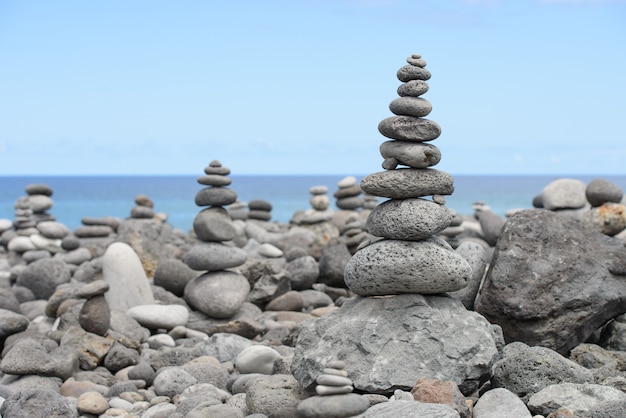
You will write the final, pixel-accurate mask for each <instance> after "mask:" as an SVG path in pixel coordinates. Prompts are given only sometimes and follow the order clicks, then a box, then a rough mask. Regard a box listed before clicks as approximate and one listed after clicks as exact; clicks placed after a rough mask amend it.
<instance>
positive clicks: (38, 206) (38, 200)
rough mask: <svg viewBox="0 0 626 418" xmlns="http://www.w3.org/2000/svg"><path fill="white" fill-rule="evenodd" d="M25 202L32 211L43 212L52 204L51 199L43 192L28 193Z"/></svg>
mask: <svg viewBox="0 0 626 418" xmlns="http://www.w3.org/2000/svg"><path fill="white" fill-rule="evenodd" d="M27 202H28V205H29V206H30V208H31V209H32V211H33V213H43V212H45V211H47V210H48V209H50V208H52V205H53V202H52V199H51V198H50V197H49V196H46V195H43V194H33V195H29V196H28V198H27Z"/></svg>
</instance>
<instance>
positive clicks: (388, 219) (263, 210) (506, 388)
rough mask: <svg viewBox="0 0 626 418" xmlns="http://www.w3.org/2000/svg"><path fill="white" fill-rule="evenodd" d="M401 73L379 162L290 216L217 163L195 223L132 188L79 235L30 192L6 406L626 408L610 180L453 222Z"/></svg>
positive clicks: (15, 251)
mask: <svg viewBox="0 0 626 418" xmlns="http://www.w3.org/2000/svg"><path fill="white" fill-rule="evenodd" d="M396 76H397V78H398V80H399V82H400V85H399V87H398V90H397V96H398V97H397V98H396V99H394V100H393V101H392V102H391V103H390V104H389V109H390V111H391V113H392V116H390V117H388V118H386V119H384V120H383V121H381V122H380V124H379V127H378V129H379V132H380V134H381V135H382V136H384V139H382V141H381V145H380V148H379V152H380V155H381V157H382V164H381V166H382V171H380V172H376V173H371V174H369V175H367V176H366V177H365V178H363V179H362V180H361V181H357V179H356V178H355V177H352V176H346V177H345V178H343V179H341V180H340V181H339V182H338V183H337V185H336V188H335V189H334V190H330V189H329V188H328V187H327V186H322V185H315V184H311V185H310V188H309V189H308V194H309V196H310V199H309V203H310V208H308V209H305V210H299V211H297V212H295V213H294V214H293V216H292V217H291V219H290V220H289V222H277V221H274V220H273V219H272V209H273V206H272V202H270V201H268V200H264V199H256V200H251V201H248V202H246V203H242V202H240V201H239V199H238V195H237V185H236V183H234V182H233V181H232V179H231V170H230V168H229V167H228V165H227V164H228V162H226V161H224V162H222V161H220V160H218V159H213V160H211V161H210V162H209V163H208V165H207V166H206V167H204V168H203V167H199V168H198V171H199V174H198V177H197V185H198V188H197V193H196V194H195V196H189V199H190V200H191V201H193V202H194V204H195V206H196V207H197V215H196V216H195V218H194V221H193V227H192V230H190V231H188V232H184V231H181V230H179V229H175V228H173V227H172V226H171V224H170V223H169V222H168V214H167V213H163V212H159V210H158V207H156V206H155V203H154V201H153V200H152V199H151V197H150V196H148V195H144V194H140V195H137V196H136V197H135V199H134V202H129V210H128V216H127V217H124V218H119V217H112V216H105V217H97V218H94V217H84V218H82V219H81V225H80V226H78V227H76V228H71V229H70V228H68V227H67V226H66V225H64V224H63V223H60V222H58V221H57V220H56V218H55V216H54V205H53V203H54V201H53V199H54V190H53V189H52V188H51V187H50V186H48V185H47V184H45V183H30V184H25V185H24V194H23V195H22V196H16V197H15V205H14V208H15V213H14V216H13V217H12V218H10V219H9V218H7V219H0V341H2V353H1V359H0V404H1V406H0V416H2V417H5V418H8V417H29V418H33V417H102V418H109V417H137V418H139V417H141V418H157V417H168V418H178V417H181V418H182V417H192V418H201V417H215V418H218V417H219V418H228V417H241V418H243V417H250V418H263V417H285V418H287V417H289V418H292V417H320V418H322V417H324V418H331V417H335V418H342V417H390V418H391V417H393V418H402V417H426V418H429V417H432V418H443V417H445V418H448V417H449V418H457V417H461V418H503V417H507V418H518V417H519V418H526V417H528V418H531V417H533V418H540V417H543V418H569V417H577V418H581V417H582V418H592V417H594V418H620V417H621V418H623V417H626V412H624V411H626V303H625V301H626V248H625V245H626V206H625V204H626V200H625V198H624V193H623V190H622V189H621V188H620V187H619V186H617V185H616V184H614V183H612V182H611V181H609V180H606V179H603V178H597V179H594V180H592V181H589V182H583V181H581V180H576V179H572V178H565V177H564V178H558V179H556V180H554V181H552V182H550V183H548V184H546V185H545V187H543V189H541V190H537V194H536V196H535V198H534V199H533V200H532V201H529V202H528V207H526V208H511V210H510V211H508V212H507V213H506V215H505V216H502V215H500V214H497V213H495V212H494V211H492V210H491V208H490V207H489V202H476V204H475V205H474V206H473V208H472V211H473V213H469V214H459V213H456V212H455V211H454V210H451V209H449V208H448V207H447V206H446V196H450V195H452V194H453V193H454V180H453V178H452V176H451V175H449V174H448V173H446V172H444V171H441V170H437V169H436V168H434V167H435V166H436V165H437V164H438V163H439V161H440V160H441V158H442V155H441V151H440V150H439V149H438V148H437V146H436V145H435V144H436V143H437V142H438V141H445V135H442V129H441V127H440V126H439V125H438V124H437V123H436V122H435V121H432V120H430V119H427V118H426V117H427V116H428V115H429V113H430V112H431V110H432V104H431V103H430V102H429V101H428V100H426V99H425V98H424V97H423V96H424V95H425V94H427V92H428V89H429V86H428V83H427V80H429V79H430V77H431V74H430V72H429V71H428V70H427V69H426V61H425V60H424V58H423V57H421V56H420V55H419V54H413V55H411V56H410V57H408V58H407V60H406V64H405V65H403V66H402V67H400V69H399V70H398V73H397V74H396ZM440 136H441V138H440ZM216 157H218V156H216ZM333 204H334V207H333ZM335 208H336V209H335Z"/></svg>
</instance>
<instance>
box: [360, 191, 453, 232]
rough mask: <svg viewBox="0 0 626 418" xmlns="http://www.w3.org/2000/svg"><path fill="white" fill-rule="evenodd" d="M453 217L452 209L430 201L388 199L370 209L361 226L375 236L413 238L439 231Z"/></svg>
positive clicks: (447, 224)
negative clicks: (363, 224)
mask: <svg viewBox="0 0 626 418" xmlns="http://www.w3.org/2000/svg"><path fill="white" fill-rule="evenodd" d="M453 216H454V212H453V211H451V210H450V209H448V208H447V207H445V206H442V205H439V204H437V203H434V202H432V201H430V200H425V199H399V200H395V199H392V200H387V201H386V202H383V203H381V204H380V205H378V206H376V207H375V208H374V209H373V210H372V212H370V214H369V216H368V217H367V221H366V222H365V228H366V229H367V231H368V232H369V233H370V234H372V235H374V236H376V237H383V238H390V239H402V240H409V241H417V240H422V239H425V238H428V237H430V236H432V235H435V234H437V233H438V232H440V231H443V230H444V229H445V228H447V227H448V226H449V225H450V222H452V218H453Z"/></svg>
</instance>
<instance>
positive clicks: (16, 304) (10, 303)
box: [0, 287, 20, 313]
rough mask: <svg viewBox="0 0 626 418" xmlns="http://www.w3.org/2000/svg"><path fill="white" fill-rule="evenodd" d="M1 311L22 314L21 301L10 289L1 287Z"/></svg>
mask: <svg viewBox="0 0 626 418" xmlns="http://www.w3.org/2000/svg"><path fill="white" fill-rule="evenodd" d="M0 309H6V310H8V311H12V312H16V313H20V301H19V300H18V299H17V297H15V295H14V294H13V292H12V291H11V290H10V289H6V288H4V287H0Z"/></svg>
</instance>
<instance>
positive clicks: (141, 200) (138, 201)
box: [130, 194, 154, 219]
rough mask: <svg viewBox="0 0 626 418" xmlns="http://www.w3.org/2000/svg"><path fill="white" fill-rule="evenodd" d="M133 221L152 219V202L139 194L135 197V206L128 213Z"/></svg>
mask: <svg viewBox="0 0 626 418" xmlns="http://www.w3.org/2000/svg"><path fill="white" fill-rule="evenodd" d="M130 217H131V218H133V219H152V218H154V202H153V201H152V199H150V198H149V197H148V196H146V195H143V194H140V195H137V196H135V206H133V208H132V209H131V211H130Z"/></svg>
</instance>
